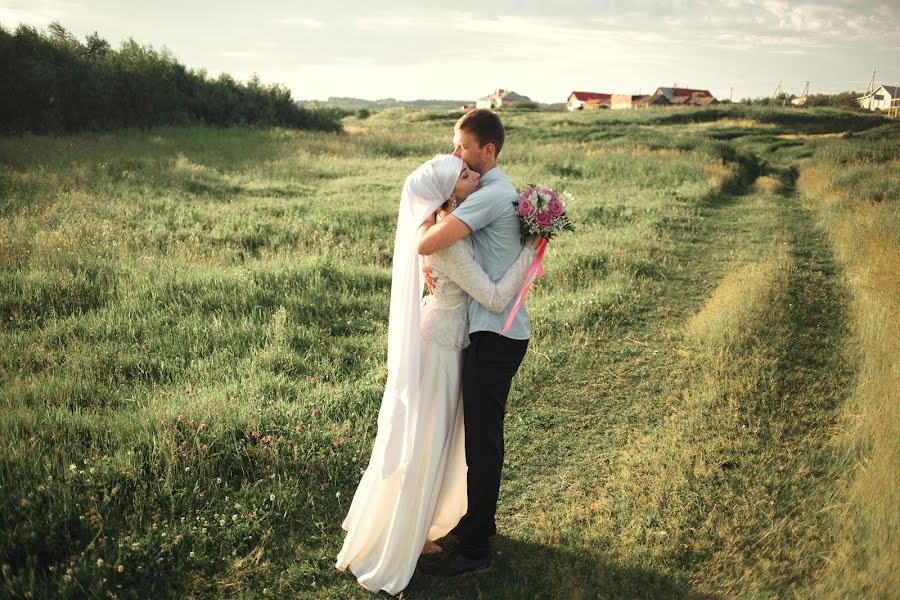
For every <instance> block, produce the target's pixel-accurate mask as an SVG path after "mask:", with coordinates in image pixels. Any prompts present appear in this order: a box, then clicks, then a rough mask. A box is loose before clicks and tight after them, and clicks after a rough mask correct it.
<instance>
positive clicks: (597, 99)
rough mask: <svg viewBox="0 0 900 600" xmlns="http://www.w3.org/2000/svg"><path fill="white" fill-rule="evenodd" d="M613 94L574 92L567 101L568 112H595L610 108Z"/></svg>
mask: <svg viewBox="0 0 900 600" xmlns="http://www.w3.org/2000/svg"><path fill="white" fill-rule="evenodd" d="M611 99H612V94H600V93H597V92H572V93H571V94H569V99H568V100H567V101H566V110H570V111H575V110H593V109H598V108H609V105H610V101H611Z"/></svg>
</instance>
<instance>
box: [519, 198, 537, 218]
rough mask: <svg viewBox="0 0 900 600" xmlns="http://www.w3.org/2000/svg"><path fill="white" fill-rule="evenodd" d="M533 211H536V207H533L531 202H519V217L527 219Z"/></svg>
mask: <svg viewBox="0 0 900 600" xmlns="http://www.w3.org/2000/svg"><path fill="white" fill-rule="evenodd" d="M533 210H534V207H533V206H532V205H531V202H529V201H528V200H522V201H521V202H519V216H520V217H522V218H523V219H524V218H525V217H527V216H528V215H530V214H531V213H532V211H533Z"/></svg>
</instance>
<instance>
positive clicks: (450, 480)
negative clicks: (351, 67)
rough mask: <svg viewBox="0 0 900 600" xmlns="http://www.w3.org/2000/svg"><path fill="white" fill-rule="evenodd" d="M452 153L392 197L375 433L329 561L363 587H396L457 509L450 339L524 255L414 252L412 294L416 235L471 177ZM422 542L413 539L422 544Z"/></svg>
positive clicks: (519, 267) (460, 196)
mask: <svg viewBox="0 0 900 600" xmlns="http://www.w3.org/2000/svg"><path fill="white" fill-rule="evenodd" d="M479 179H480V176H479V175H478V173H476V172H475V171H471V170H469V169H468V167H467V166H466V164H465V163H464V162H463V161H462V159H460V158H457V157H455V156H452V155H449V154H439V155H437V156H435V157H434V158H433V159H431V160H429V161H427V162H425V163H424V164H423V165H421V166H420V167H419V168H418V169H416V170H415V171H414V172H413V173H412V174H411V175H410V176H409V177H407V179H406V183H405V184H404V186H403V194H402V196H401V200H400V214H399V216H398V219H397V234H396V239H395V243H394V262H393V269H392V279H391V305H390V316H389V322H388V377H387V383H386V385H385V390H384V396H383V398H382V401H381V408H380V411H379V415H378V433H377V435H376V437H375V444H374V447H373V449H372V456H371V458H370V459H369V466H368V467H367V469H366V471H365V473H364V474H363V476H362V480H361V481H360V483H359V487H357V489H356V494H355V495H354V497H353V502H352V504H351V505H350V510H349V511H348V513H347V517H346V518H345V519H344V522H343V524H342V527H343V528H344V529H345V530H346V531H347V536H346V538H345V539H344V545H343V548H341V551H340V553H339V554H338V557H337V565H336V566H337V568H338V569H340V570H342V571H343V570H346V569H349V570H350V571H351V572H352V573H353V574H354V575H356V577H357V580H358V581H359V583H360V585H362V586H363V587H364V588H366V589H367V590H369V591H371V592H378V591H379V590H384V591H386V592H388V593H389V594H392V595H393V594H397V593H399V592H400V591H402V590H403V589H404V588H405V587H406V585H407V584H408V583H409V580H410V578H411V577H412V574H413V571H414V570H415V568H416V561H417V560H418V558H419V555H420V553H422V552H423V550H424V551H425V552H426V553H430V552H436V551H440V548H439V547H437V546H436V545H435V544H434V543H433V542H432V541H431V540H436V539H439V538H441V537H443V536H445V535H447V533H449V532H450V530H451V529H453V527H455V526H456V524H457V523H458V522H459V520H460V518H462V516H463V515H464V514H465V513H466V504H467V499H466V470H467V467H466V455H465V434H464V431H463V415H462V410H463V407H462V402H461V401H460V392H461V380H460V377H461V372H462V349H463V348H464V347H466V346H467V345H468V343H469V341H468V327H467V314H466V303H467V299H468V296H469V295H471V296H472V297H473V298H474V299H475V300H477V301H478V302H479V303H481V304H483V305H484V306H485V307H487V308H488V309H490V310H491V311H493V312H498V313H499V312H501V311H502V310H503V309H504V308H505V307H506V305H507V304H508V303H509V301H510V300H511V299H512V297H513V295H514V294H515V293H516V291H518V289H519V288H520V287H521V285H522V282H523V280H524V279H525V274H526V272H527V271H528V267H529V266H530V264H531V262H532V260H533V259H534V256H535V249H534V245H533V244H525V245H524V246H523V248H522V251H521V253H520V254H519V258H518V259H517V260H516V261H515V262H514V263H513V264H512V266H510V268H509V270H508V271H507V272H506V274H505V275H504V276H503V278H502V279H501V280H500V281H498V282H497V283H493V282H492V281H491V280H490V278H489V277H488V276H487V274H485V272H484V271H483V270H482V269H481V267H480V266H479V265H478V264H477V263H476V262H475V259H474V250H473V247H472V242H471V240H470V239H469V237H464V238H462V239H461V240H459V241H457V242H456V243H454V244H453V245H452V246H450V247H449V248H447V249H446V250H444V251H442V252H438V253H436V254H434V255H431V256H429V257H427V258H425V264H426V265H428V266H429V267H430V268H431V271H432V273H433V274H434V275H435V277H436V278H437V284H436V286H435V289H434V292H433V294H432V295H430V296H426V297H425V298H424V299H421V293H422V280H421V269H420V267H421V265H420V262H419V260H420V259H419V256H418V255H417V254H416V240H417V237H418V234H419V228H420V226H421V225H422V224H423V223H425V221H426V220H428V219H431V218H433V214H434V213H435V211H436V210H437V209H439V208H440V209H441V212H440V213H439V214H441V215H442V216H446V215H447V214H449V212H450V211H452V210H453V208H455V207H456V205H458V203H460V202H463V201H464V200H465V199H466V198H467V197H468V196H469V194H471V193H472V192H473V191H475V190H476V189H477V187H478V183H479ZM423 547H424V548H423Z"/></svg>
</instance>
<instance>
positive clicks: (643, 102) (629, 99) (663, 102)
mask: <svg viewBox="0 0 900 600" xmlns="http://www.w3.org/2000/svg"><path fill="white" fill-rule="evenodd" d="M668 104H669V101H668V100H667V99H666V97H665V96H663V95H659V96H657V95H650V96H645V95H641V94H638V95H636V96H635V95H630V94H615V95H613V97H612V102H611V105H610V108H612V109H613V110H622V109H629V108H650V107H651V106H667V105H668Z"/></svg>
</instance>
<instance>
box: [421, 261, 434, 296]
mask: <svg viewBox="0 0 900 600" xmlns="http://www.w3.org/2000/svg"><path fill="white" fill-rule="evenodd" d="M422 275H424V276H425V285H427V286H428V293H429V294H434V285H435V284H436V283H437V280H436V279H435V278H434V275H432V274H431V269H429V268H428V267H424V266H423V267H422Z"/></svg>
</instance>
